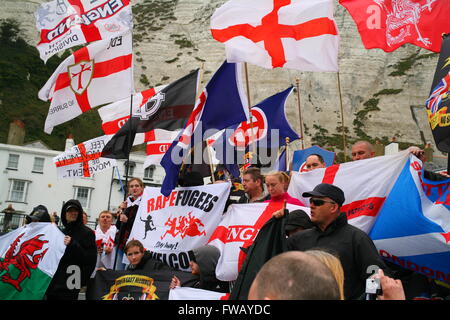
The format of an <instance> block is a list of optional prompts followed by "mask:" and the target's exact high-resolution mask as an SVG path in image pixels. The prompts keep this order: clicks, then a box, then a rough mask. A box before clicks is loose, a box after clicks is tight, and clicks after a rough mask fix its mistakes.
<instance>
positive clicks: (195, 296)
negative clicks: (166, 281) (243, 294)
mask: <svg viewBox="0 0 450 320" xmlns="http://www.w3.org/2000/svg"><path fill="white" fill-rule="evenodd" d="M226 297H227V294H225V293H221V292H216V291H210V290H204V289H197V288H190V287H176V288H174V289H171V290H170V292H169V300H226Z"/></svg>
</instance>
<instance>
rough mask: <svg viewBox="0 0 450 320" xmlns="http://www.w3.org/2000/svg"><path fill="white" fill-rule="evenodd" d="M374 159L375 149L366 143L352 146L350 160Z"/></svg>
mask: <svg viewBox="0 0 450 320" xmlns="http://www.w3.org/2000/svg"><path fill="white" fill-rule="evenodd" d="M373 157H375V149H374V148H373V145H372V144H371V143H370V142H368V141H364V140H362V141H358V142H356V143H355V144H354V145H353V146H352V160H353V161H356V160H362V159H369V158H373Z"/></svg>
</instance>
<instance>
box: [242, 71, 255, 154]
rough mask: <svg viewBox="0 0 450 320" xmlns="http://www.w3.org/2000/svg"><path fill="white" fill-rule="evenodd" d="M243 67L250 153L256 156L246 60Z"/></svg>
mask: <svg viewBox="0 0 450 320" xmlns="http://www.w3.org/2000/svg"><path fill="white" fill-rule="evenodd" d="M244 68H245V83H246V86H247V101H248V113H249V117H250V131H251V132H250V137H251V139H252V144H253V145H252V149H253V151H252V153H254V154H255V156H256V141H255V133H254V132H253V117H252V102H251V99H250V83H249V81H248V67H247V62H244Z"/></svg>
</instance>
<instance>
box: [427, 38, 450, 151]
mask: <svg viewBox="0 0 450 320" xmlns="http://www.w3.org/2000/svg"><path fill="white" fill-rule="evenodd" d="M449 92H450V36H449V35H448V34H447V35H444V39H443V41H442V47H441V54H440V56H439V60H438V64H437V67H436V72H435V74H434V79H433V84H432V86H431V92H430V97H429V98H428V100H427V102H426V107H427V114H428V121H429V123H430V126H431V130H432V132H433V137H434V141H435V143H436V147H437V148H438V149H439V150H440V151H442V152H450V97H449Z"/></svg>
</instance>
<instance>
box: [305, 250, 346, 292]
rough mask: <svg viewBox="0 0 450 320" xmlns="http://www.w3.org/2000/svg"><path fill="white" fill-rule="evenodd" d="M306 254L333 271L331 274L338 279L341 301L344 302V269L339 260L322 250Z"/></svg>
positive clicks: (310, 251)
mask: <svg viewBox="0 0 450 320" xmlns="http://www.w3.org/2000/svg"><path fill="white" fill-rule="evenodd" d="M305 253H307V254H309V255H311V256H314V257H316V258H318V259H319V260H320V261H322V262H323V263H324V264H325V265H326V266H327V267H328V268H329V269H330V270H331V273H332V274H333V276H334V278H335V279H336V282H337V284H338V287H339V296H340V299H341V300H344V269H342V264H341V261H340V260H339V258H337V257H336V256H335V255H333V254H331V253H329V252H326V251H322V250H307V251H305Z"/></svg>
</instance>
